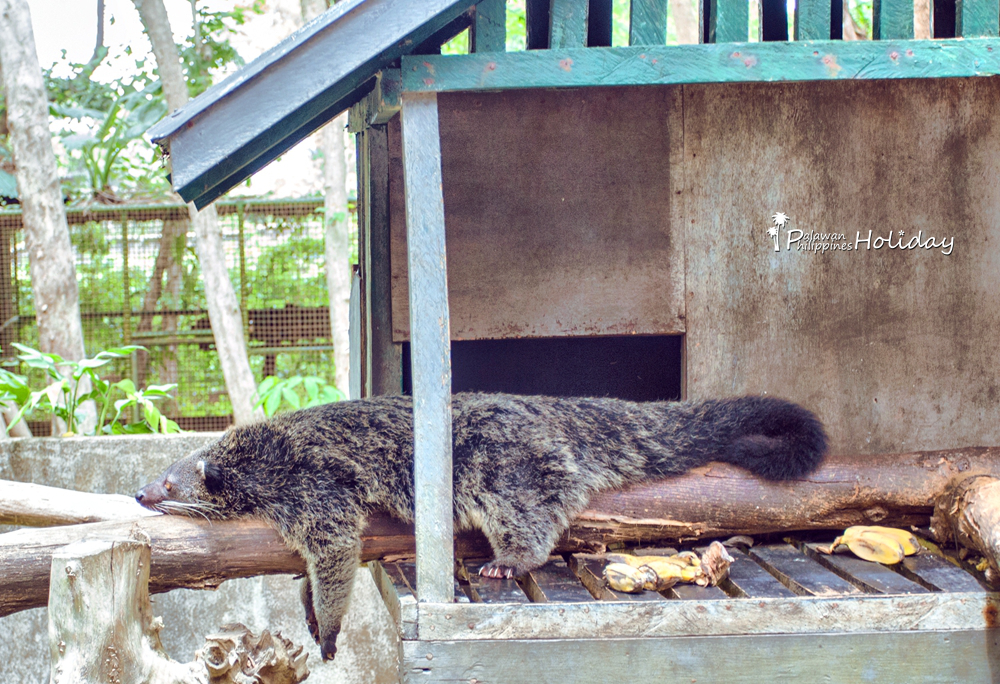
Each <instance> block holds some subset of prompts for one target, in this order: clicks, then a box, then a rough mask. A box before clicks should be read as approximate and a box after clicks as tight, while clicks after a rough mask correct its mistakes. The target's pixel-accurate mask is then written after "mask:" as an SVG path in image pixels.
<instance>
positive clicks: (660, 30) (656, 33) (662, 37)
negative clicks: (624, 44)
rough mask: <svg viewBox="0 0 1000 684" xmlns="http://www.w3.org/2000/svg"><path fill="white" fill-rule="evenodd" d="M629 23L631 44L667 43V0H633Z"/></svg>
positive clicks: (629, 40) (629, 42)
mask: <svg viewBox="0 0 1000 684" xmlns="http://www.w3.org/2000/svg"><path fill="white" fill-rule="evenodd" d="M628 23H629V27H628V44H629V45H666V44H667V0H632V4H631V5H630V6H629V22H628Z"/></svg>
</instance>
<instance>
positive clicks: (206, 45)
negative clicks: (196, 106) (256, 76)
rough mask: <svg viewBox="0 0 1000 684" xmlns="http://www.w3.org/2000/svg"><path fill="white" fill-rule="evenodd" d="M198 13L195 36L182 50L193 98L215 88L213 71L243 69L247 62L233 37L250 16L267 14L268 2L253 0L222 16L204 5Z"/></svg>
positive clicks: (189, 90) (197, 9) (199, 7)
mask: <svg viewBox="0 0 1000 684" xmlns="http://www.w3.org/2000/svg"><path fill="white" fill-rule="evenodd" d="M195 12H196V17H195V20H196V22H197V25H196V27H195V33H194V35H193V36H192V37H191V38H189V39H188V40H187V41H185V43H184V45H183V46H182V48H181V61H182V62H183V63H184V67H185V70H186V72H187V73H186V76H187V84H188V92H189V94H190V95H191V97H195V96H197V95H200V94H201V93H203V92H205V91H206V90H207V89H208V88H209V86H211V85H212V72H213V71H218V70H221V69H224V68H225V67H227V66H229V65H235V66H243V63H244V62H243V58H242V57H240V55H239V53H237V52H236V48H234V47H233V46H232V44H231V43H230V42H229V34H233V33H236V29H235V27H236V26H242V25H243V24H245V23H246V20H247V15H249V14H263V13H264V0H253V2H252V3H251V4H249V5H236V6H235V7H234V8H233V9H232V10H227V11H221V12H213V11H211V10H210V9H209V8H208V7H206V6H205V5H204V4H202V5H201V6H198V7H196V9H195Z"/></svg>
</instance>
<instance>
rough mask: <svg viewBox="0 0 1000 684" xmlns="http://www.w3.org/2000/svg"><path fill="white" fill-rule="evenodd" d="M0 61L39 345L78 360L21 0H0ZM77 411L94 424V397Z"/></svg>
mask: <svg viewBox="0 0 1000 684" xmlns="http://www.w3.org/2000/svg"><path fill="white" fill-rule="evenodd" d="M0 63H2V64H3V79H4V91H5V93H6V99H7V122H8V125H9V127H10V141H11V147H12V149H13V154H14V163H15V165H16V175H17V185H18V194H19V195H20V199H21V210H22V221H23V225H24V240H25V247H26V249H27V252H28V260H29V264H30V270H31V289H32V292H33V293H34V299H35V319H36V321H37V322H38V339H39V347H40V349H41V350H42V351H45V352H52V353H56V354H59V355H60V356H62V357H63V358H66V359H71V360H79V359H82V358H84V356H85V355H86V353H85V351H84V343H83V326H82V324H81V322H80V298H79V292H78V290H77V284H76V260H75V257H74V255H73V245H72V244H71V242H70V238H69V225H68V224H67V223H66V210H65V208H64V207H63V198H62V188H61V187H60V186H59V173H58V170H57V168H56V157H55V152H54V151H53V149H52V135H51V133H50V132H49V106H48V101H47V99H46V97H45V84H44V83H43V82H42V69H41V67H40V66H39V65H38V56H37V54H36V53H35V37H34V34H33V33H32V29H31V16H30V14H29V12H28V4H27V2H26V1H25V0H0ZM80 391H81V392H89V391H90V383H89V381H88V382H86V383H84V382H81V387H80ZM82 408H83V409H84V412H85V413H86V418H85V419H84V421H83V424H82V425H81V426H80V428H79V430H80V432H87V431H89V430H90V429H93V427H94V425H96V423H97V410H96V407H95V406H94V404H93V402H87V405H85V406H84V407H82ZM53 426H54V427H55V428H56V429H57V430H59V429H60V427H61V426H58V425H57V424H56V423H55V422H54V425H53ZM61 431H63V432H64V431H65V427H62V429H61ZM56 434H59V432H57V433H56Z"/></svg>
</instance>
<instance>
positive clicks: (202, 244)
mask: <svg viewBox="0 0 1000 684" xmlns="http://www.w3.org/2000/svg"><path fill="white" fill-rule="evenodd" d="M133 3H134V4H135V7H136V9H137V10H138V11H139V17H140V19H141V20H142V25H143V27H144V28H145V30H146V35H147V36H149V41H150V43H151V44H152V47H153V55H154V56H155V58H156V65H157V71H158V72H159V75H160V80H161V82H162V83H163V94H164V96H165V97H166V100H167V107H168V108H169V109H170V110H171V111H173V110H175V109H179V108H181V107H183V106H184V104H185V103H186V102H187V100H188V91H187V84H186V83H185V81H184V74H183V73H182V71H181V65H180V55H179V53H178V51H177V46H176V45H175V44H174V38H173V35H172V34H171V32H170V22H169V20H168V18H167V11H166V8H165V7H164V5H163V0H133ZM188 207H189V211H190V214H191V222H192V226H193V228H194V234H195V251H196V252H197V254H198V263H199V264H200V265H201V270H202V277H203V278H204V279H205V298H206V299H207V300H208V319H209V321H210V322H211V324H212V333H213V335H214V337H215V348H216V351H217V352H218V354H219V361H220V362H221V364H222V374H223V375H224V376H225V379H226V390H227V392H228V393H229V400H230V401H231V402H232V405H233V417H234V419H235V421H236V423H237V424H240V423H249V422H253V421H255V420H260V419H262V418H263V417H264V413H263V411H261V410H260V409H254V408H253V402H254V397H255V395H256V392H257V383H256V382H255V381H254V377H253V372H252V371H251V370H250V361H249V359H248V357H247V350H246V340H245V338H244V336H243V316H242V315H241V313H240V304H239V299H238V298H237V297H236V292H235V290H234V289H233V284H232V282H231V281H230V280H229V272H228V270H227V269H226V254H225V251H224V250H223V242H222V231H221V230H220V228H219V218H218V215H217V213H216V211H215V207H214V206H209V207H206V208H205V209H204V210H203V211H201V212H198V211H197V210H196V209H195V207H194V205H193V204H190V205H188Z"/></svg>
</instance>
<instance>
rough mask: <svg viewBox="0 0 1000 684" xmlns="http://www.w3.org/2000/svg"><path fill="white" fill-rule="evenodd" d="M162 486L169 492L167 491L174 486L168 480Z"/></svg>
mask: <svg viewBox="0 0 1000 684" xmlns="http://www.w3.org/2000/svg"><path fill="white" fill-rule="evenodd" d="M163 488H164V489H166V490H167V491H168V492H169V491H172V490H173V488H174V486H173V485H172V484H170V483H169V482H167V483H166V484H164V485H163Z"/></svg>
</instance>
